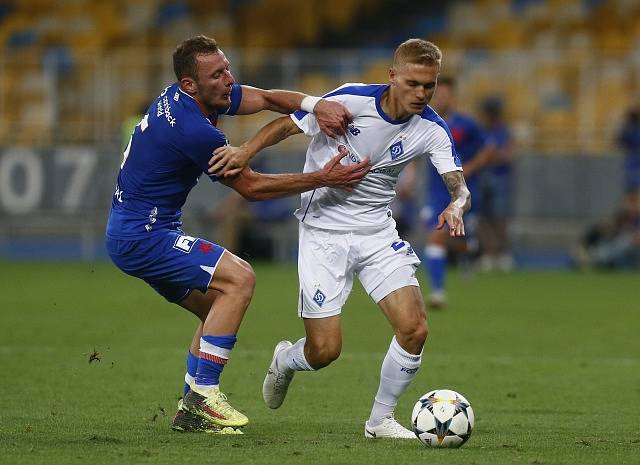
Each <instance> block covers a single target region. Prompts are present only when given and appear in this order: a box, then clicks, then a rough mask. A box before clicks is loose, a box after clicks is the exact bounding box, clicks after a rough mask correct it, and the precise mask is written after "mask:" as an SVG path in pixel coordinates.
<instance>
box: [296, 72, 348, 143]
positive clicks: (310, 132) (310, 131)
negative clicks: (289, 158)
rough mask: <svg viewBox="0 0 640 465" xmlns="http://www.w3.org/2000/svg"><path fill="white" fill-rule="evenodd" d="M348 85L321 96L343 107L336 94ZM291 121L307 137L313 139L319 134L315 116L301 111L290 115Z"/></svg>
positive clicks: (341, 100)
mask: <svg viewBox="0 0 640 465" xmlns="http://www.w3.org/2000/svg"><path fill="white" fill-rule="evenodd" d="M349 85H351V84H349V83H347V84H343V85H342V86H340V87H338V88H337V89H334V90H332V91H331V92H328V93H326V94H324V95H323V96H322V98H323V99H326V100H333V101H334V102H340V103H342V104H343V105H344V104H345V102H344V100H343V97H344V96H341V95H339V94H337V92H338V91H339V90H340V89H342V88H343V87H348V86H349ZM291 119H292V120H293V122H294V123H295V124H296V125H297V126H298V127H299V128H300V129H301V130H302V132H304V133H305V134H306V135H307V136H309V137H313V136H315V135H316V134H318V133H320V126H319V125H318V120H317V119H316V115H314V114H313V113H308V112H306V111H303V110H298V111H296V112H295V113H292V114H291Z"/></svg>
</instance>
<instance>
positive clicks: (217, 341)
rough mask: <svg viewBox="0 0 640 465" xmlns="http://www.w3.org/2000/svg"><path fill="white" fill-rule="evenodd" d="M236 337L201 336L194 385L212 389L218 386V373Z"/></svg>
mask: <svg viewBox="0 0 640 465" xmlns="http://www.w3.org/2000/svg"><path fill="white" fill-rule="evenodd" d="M236 340H237V338H236V336H235V335H233V334H232V335H229V336H202V337H201V338H200V352H199V359H198V368H197V371H196V385H198V386H202V387H213V386H217V385H218V384H220V373H222V370H223V369H224V366H225V365H226V364H227V360H229V355H230V354H231V349H233V346H234V345H235V343H236Z"/></svg>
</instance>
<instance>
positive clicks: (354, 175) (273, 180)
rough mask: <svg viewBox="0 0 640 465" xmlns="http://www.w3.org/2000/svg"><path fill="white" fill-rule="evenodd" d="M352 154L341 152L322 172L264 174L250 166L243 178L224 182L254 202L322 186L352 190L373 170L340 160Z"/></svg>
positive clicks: (366, 163)
mask: <svg viewBox="0 0 640 465" xmlns="http://www.w3.org/2000/svg"><path fill="white" fill-rule="evenodd" d="M348 153H349V152H348V151H347V150H346V149H341V150H340V153H339V154H338V155H336V156H335V157H333V158H332V159H331V160H329V162H328V163H327V164H326V165H324V167H323V168H322V169H321V170H319V171H314V172H313V173H296V174H261V173H256V172H255V171H253V170H252V169H251V168H248V167H247V168H245V169H244V170H243V171H242V172H241V173H240V174H239V175H237V176H235V177H233V178H225V179H224V180H222V182H223V183H224V184H226V185H227V186H229V187H231V188H232V189H234V190H236V191H237V192H239V193H240V194H241V195H242V196H243V197H244V198H245V199H247V200H250V201H255V200H267V199H273V198H277V197H286V196H288V195H293V194H299V193H300V192H305V191H309V190H311V189H316V188H318V187H336V188H340V189H347V190H351V189H352V188H353V186H355V185H356V184H357V183H358V182H360V180H361V179H362V178H363V177H364V175H365V174H367V172H368V171H369V160H363V161H362V162H360V163H358V164H356V165H350V166H345V165H342V164H341V163H340V160H342V159H343V158H344V157H345V156H347V155H348Z"/></svg>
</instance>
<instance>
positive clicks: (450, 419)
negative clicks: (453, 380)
mask: <svg viewBox="0 0 640 465" xmlns="http://www.w3.org/2000/svg"><path fill="white" fill-rule="evenodd" d="M474 420H475V417H474V415H473V409H472V408H471V404H469V401H468V400H467V399H465V398H464V396H462V395H461V394H458V393H457V392H455V391H451V390H449V389H436V390H434V391H430V392H427V393H426V394H425V395H423V396H422V397H420V399H418V402H416V405H415V406H414V407H413V412H411V424H412V425H413V432H414V433H416V436H417V437H418V439H419V440H420V442H422V443H423V444H424V445H425V446H429V447H460V446H461V445H462V444H464V443H465V442H467V440H468V439H469V437H470V436H471V431H472V430H473V423H474Z"/></svg>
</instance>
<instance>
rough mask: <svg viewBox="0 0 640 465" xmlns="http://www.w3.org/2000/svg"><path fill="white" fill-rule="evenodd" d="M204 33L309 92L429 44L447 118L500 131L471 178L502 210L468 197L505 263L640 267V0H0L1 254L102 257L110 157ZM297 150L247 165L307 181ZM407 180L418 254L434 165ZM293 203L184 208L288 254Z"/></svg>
mask: <svg viewBox="0 0 640 465" xmlns="http://www.w3.org/2000/svg"><path fill="white" fill-rule="evenodd" d="M200 33H202V34H206V35H208V36H211V37H214V38H215V39H216V40H217V41H218V42H219V44H220V45H221V47H222V49H223V50H224V52H225V53H226V54H227V56H228V57H229V59H230V61H231V67H232V72H233V73H234V75H235V78H236V80H237V81H238V82H240V83H243V84H249V85H254V86H258V87H264V88H286V89H292V90H299V91H303V92H306V93H310V94H316V95H321V94H323V93H326V92H328V91H330V90H332V89H333V88H335V87H337V86H338V85H341V84H342V83H344V82H366V83H384V82H387V78H388V76H387V72H388V68H389V65H390V62H391V57H392V53H393V50H394V49H395V47H396V46H397V45H398V44H399V43H401V42H402V41H404V40H406V39H407V38H410V37H420V38H424V39H427V40H431V41H433V42H434V43H436V44H437V45H438V46H440V48H441V49H442V51H443V54H444V59H443V69H442V73H443V74H447V75H449V76H453V77H455V79H456V93H457V99H456V102H457V104H456V106H457V111H460V112H463V113H465V114H467V115H469V116H471V117H473V118H475V119H476V120H477V121H478V124H479V125H481V126H483V127H484V128H485V129H486V131H487V134H488V136H487V140H488V141H490V140H491V131H492V129H491V124H492V123H491V121H490V120H491V118H494V119H495V118H498V119H499V120H500V124H501V125H502V126H503V128H504V131H505V133H506V134H508V137H507V138H506V139H505V138H503V139H502V140H501V142H496V141H494V142H491V143H494V144H498V145H500V144H502V145H503V147H502V148H501V149H502V150H503V152H504V153H503V157H502V158H500V157H498V158H496V159H494V160H493V161H492V162H491V163H490V164H489V165H487V166H486V167H485V168H484V171H485V172H486V173H484V175H483V173H480V176H481V186H482V192H483V193H484V192H485V190H486V192H488V193H489V194H488V195H489V197H491V195H493V196H496V195H497V196H498V197H500V198H502V199H506V202H503V203H506V204H507V205H502V206H499V208H498V209H499V210H500V214H498V215H497V217H496V214H495V211H494V212H493V213H492V212H491V211H488V210H487V211H485V209H483V208H482V205H481V203H480V199H477V200H478V201H479V202H478V204H477V206H476V207H475V208H477V209H478V211H479V212H480V213H483V212H484V213H483V214H484V221H485V223H486V224H488V225H491V222H492V221H493V222H495V221H496V219H497V220H498V221H499V222H501V225H502V227H504V228H506V235H505V238H504V239H503V240H502V241H501V242H502V243H503V244H502V245H503V247H502V249H503V250H501V251H500V253H501V254H503V255H506V256H507V258H508V259H509V263H503V265H504V266H503V267H502V268H503V269H505V270H506V269H510V268H511V267H513V266H515V267H520V268H547V269H558V268H569V267H578V268H583V267H588V266H599V267H606V268H612V267H613V268H617V267H631V268H633V267H637V266H638V263H639V260H638V256H639V254H638V250H639V248H640V232H639V231H640V221H639V217H640V215H639V212H640V200H639V197H638V186H639V185H640V2H638V1H636V0H610V1H600V0H564V1H559V0H478V1H429V2H424V1H402V0H399V1H390V0H307V1H302V2H301V1H299V0H236V1H232V0H208V1H195V0H175V1H160V0H137V1H135V2H132V1H124V0H112V1H100V2H96V1H89V0H14V1H11V0H2V1H1V2H0V47H1V49H2V53H1V54H0V258H5V259H31V258H50V259H53V260H62V259H72V260H76V259H82V260H94V259H102V258H105V257H106V253H105V251H104V248H103V245H102V241H103V235H104V226H105V221H106V217H107V213H108V208H109V206H110V202H111V197H112V194H113V189H114V186H115V180H116V177H117V170H118V167H119V164H120V162H121V160H122V150H123V148H124V146H125V145H126V143H127V141H128V138H129V134H130V132H131V129H132V127H133V126H134V125H135V124H136V123H137V122H138V121H139V120H140V118H141V116H142V115H143V112H144V111H145V109H146V107H147V106H148V105H149V103H150V102H151V100H152V99H153V98H155V97H156V96H157V95H158V94H159V93H160V92H161V91H162V89H163V88H164V87H165V86H167V85H169V84H171V83H172V82H174V81H175V77H174V76H173V69H172V62H171V54H172V52H173V49H174V48H175V46H176V45H177V44H178V43H180V42H181V41H182V40H183V39H185V38H187V37H190V36H192V35H196V34H200ZM276 116H277V115H275V114H272V113H268V112H265V113H263V114H260V115H255V116H243V117H228V118H226V117H225V118H221V120H220V127H221V129H222V130H223V131H224V132H225V133H226V134H227V137H228V139H229V140H230V142H231V144H233V145H239V144H241V143H242V142H243V141H245V140H246V139H247V138H249V137H250V136H251V135H253V134H254V133H255V132H256V131H257V130H258V129H259V128H260V127H261V126H262V125H263V124H266V123H267V122H269V121H270V120H272V119H274V118H275V117H276ZM454 136H455V134H454ZM507 140H508V144H507V143H506V141H507ZM307 142H308V140H307V139H306V138H305V137H304V136H298V137H295V138H292V139H290V140H288V141H285V142H284V143H281V144H280V145H278V146H277V147H276V148H272V149H270V150H268V151H266V152H265V153H263V154H261V155H260V156H258V157H257V159H256V167H257V168H258V169H259V170H262V171H267V172H284V171H289V172H291V171H301V170H302V166H303V164H304V153H305V151H306V145H307ZM463 155H464V154H463ZM418 168H419V169H417V170H416V175H415V176H416V179H415V182H413V183H411V189H404V190H402V195H401V199H400V200H399V202H398V204H397V205H396V208H395V209H394V212H395V214H396V216H397V219H398V221H399V222H401V224H402V227H403V228H404V231H403V233H404V235H405V236H406V237H407V238H409V239H410V240H411V241H412V243H413V244H414V247H415V248H416V250H422V246H423V245H424V243H425V231H424V227H423V226H422V222H423V220H422V219H421V216H420V213H419V212H420V210H421V206H422V205H423V204H424V197H425V195H426V194H425V193H426V192H427V190H428V188H427V184H428V182H429V181H428V179H429V176H428V175H427V171H428V170H429V167H427V165H426V164H425V163H424V161H423V162H422V164H420V165H419V167H418ZM496 176H497V177H498V179H499V181H498V184H499V185H498V187H497V188H496V187H495V186H494V185H493V184H492V183H493V180H494V178H495V177H496ZM501 176H502V177H501ZM500 186H502V187H505V186H508V188H506V187H505V189H503V190H501V189H502V187H500ZM485 188H486V189H485ZM483 195H484V194H483ZM475 200H476V199H474V201H475ZM487 202H488V203H487V204H491V202H492V200H491V199H489V200H487ZM493 202H495V198H494V199H493ZM297 204H298V197H293V198H290V199H286V200H281V201H273V202H262V203H256V204H251V205H248V204H247V203H246V202H245V201H244V200H242V199H241V198H240V197H239V196H236V195H235V194H234V193H233V192H231V191H230V190H228V189H226V188H225V187H223V186H219V185H215V184H212V183H210V182H208V181H207V180H203V182H201V183H200V185H199V186H198V187H197V188H196V189H195V190H194V192H192V194H191V197H190V199H189V201H188V204H187V206H186V207H185V209H184V211H185V216H184V221H185V229H186V230H187V231H188V233H189V234H191V235H200V236H204V237H207V238H210V239H212V240H214V241H215V242H221V243H222V244H223V245H225V246H227V247H229V248H230V249H232V250H234V251H236V252H238V253H240V254H241V256H244V257H245V258H247V257H248V258H249V259H252V258H259V259H272V260H277V261H292V260H295V247H296V242H297V241H296V236H297V223H296V221H295V219H294V218H293V217H292V215H291V213H292V211H293V209H295V208H296V206H297ZM489 210H490V209H489ZM230 213H232V214H230ZM482 221H483V217H482V216H481V222H482ZM489 230H490V229H489ZM486 234H488V237H487V238H485V239H486V240H485V239H483V238H482V234H480V236H481V237H480V239H479V241H480V246H479V249H478V250H477V252H476V253H475V256H474V257H473V258H474V259H477V260H478V262H481V261H482V259H483V258H489V259H488V260H485V261H484V262H483V263H484V265H486V268H487V269H490V268H492V266H494V265H495V263H493V264H492V262H491V260H490V258H491V257H488V253H487V252H488V251H489V249H491V247H492V246H491V245H489V244H490V242H491V239H492V237H493V238H495V235H493V236H492V233H491V232H489V233H486ZM454 256H455V254H454ZM497 258H499V257H497ZM503 258H504V257H503Z"/></svg>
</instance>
